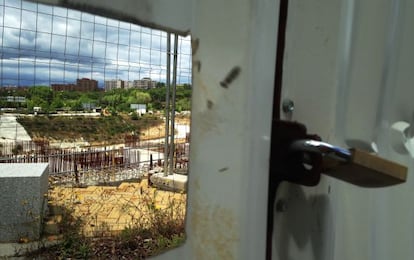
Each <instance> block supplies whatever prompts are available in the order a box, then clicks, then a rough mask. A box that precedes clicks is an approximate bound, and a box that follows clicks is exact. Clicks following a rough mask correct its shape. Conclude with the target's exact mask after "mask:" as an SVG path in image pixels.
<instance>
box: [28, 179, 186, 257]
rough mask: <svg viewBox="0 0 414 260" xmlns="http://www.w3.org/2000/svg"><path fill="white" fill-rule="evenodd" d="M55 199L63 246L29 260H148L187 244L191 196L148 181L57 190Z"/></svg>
mask: <svg viewBox="0 0 414 260" xmlns="http://www.w3.org/2000/svg"><path fill="white" fill-rule="evenodd" d="M49 197H50V198H51V201H50V203H53V204H54V207H59V208H60V210H59V214H61V215H62V217H61V221H60V222H59V229H58V230H59V232H60V235H59V239H60V240H59V241H60V242H59V243H58V244H56V245H54V246H51V247H49V248H46V247H43V248H39V249H38V250H37V251H35V252H32V253H30V254H27V255H26V256H28V257H44V258H53V259H66V258H75V259H121V258H122V259H143V258H147V257H149V256H153V255H156V254H159V253H162V252H164V251H166V250H168V249H170V248H174V247H177V246H179V245H181V244H182V243H183V242H184V240H185V235H184V216H185V201H186V195H185V194H179V193H172V192H166V191H158V190H156V189H154V188H150V187H148V185H147V184H146V182H145V181H142V182H141V183H122V184H121V185H120V186H119V187H101V186H97V187H89V188H70V189H68V188H63V187H55V189H54V190H53V191H52V192H51V194H50V196H49ZM109 205H110V206H109ZM111 218H112V219H111ZM111 221H112V222H111Z"/></svg>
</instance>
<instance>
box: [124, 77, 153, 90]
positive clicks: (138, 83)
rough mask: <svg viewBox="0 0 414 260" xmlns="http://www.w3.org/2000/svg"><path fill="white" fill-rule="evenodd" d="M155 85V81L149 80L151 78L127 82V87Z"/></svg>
mask: <svg viewBox="0 0 414 260" xmlns="http://www.w3.org/2000/svg"><path fill="white" fill-rule="evenodd" d="M156 87H157V81H155V80H151V78H142V79H139V80H134V81H129V82H128V88H139V89H151V88H156Z"/></svg>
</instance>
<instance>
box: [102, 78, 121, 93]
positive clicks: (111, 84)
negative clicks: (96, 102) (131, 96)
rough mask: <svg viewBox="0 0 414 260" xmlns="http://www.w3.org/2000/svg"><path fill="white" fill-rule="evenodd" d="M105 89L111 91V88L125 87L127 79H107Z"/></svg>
mask: <svg viewBox="0 0 414 260" xmlns="http://www.w3.org/2000/svg"><path fill="white" fill-rule="evenodd" d="M104 87H105V91H110V90H111V89H117V88H125V81H123V80H120V79H111V80H105V86H104Z"/></svg>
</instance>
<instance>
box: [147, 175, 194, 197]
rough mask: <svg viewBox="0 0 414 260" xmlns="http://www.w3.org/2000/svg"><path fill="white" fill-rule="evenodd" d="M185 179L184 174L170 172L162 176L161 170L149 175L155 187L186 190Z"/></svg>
mask: <svg viewBox="0 0 414 260" xmlns="http://www.w3.org/2000/svg"><path fill="white" fill-rule="evenodd" d="M187 179H188V177H187V176H186V175H181V174H171V175H167V176H164V173H163V172H159V173H155V174H153V175H152V176H151V177H150V180H151V182H152V184H153V185H154V186H156V187H157V188H160V189H162V190H168V191H183V192H185V191H187Z"/></svg>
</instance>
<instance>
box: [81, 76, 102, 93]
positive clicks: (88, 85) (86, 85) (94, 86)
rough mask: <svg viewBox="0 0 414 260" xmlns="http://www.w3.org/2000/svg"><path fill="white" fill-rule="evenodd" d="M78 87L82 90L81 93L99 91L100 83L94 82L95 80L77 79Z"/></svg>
mask: <svg viewBox="0 0 414 260" xmlns="http://www.w3.org/2000/svg"><path fill="white" fill-rule="evenodd" d="M76 85H78V87H79V88H80V89H82V90H81V91H94V90H98V81H97V80H93V79H88V78H82V79H77V80H76Z"/></svg>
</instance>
